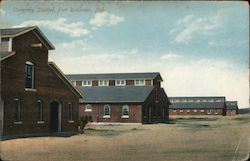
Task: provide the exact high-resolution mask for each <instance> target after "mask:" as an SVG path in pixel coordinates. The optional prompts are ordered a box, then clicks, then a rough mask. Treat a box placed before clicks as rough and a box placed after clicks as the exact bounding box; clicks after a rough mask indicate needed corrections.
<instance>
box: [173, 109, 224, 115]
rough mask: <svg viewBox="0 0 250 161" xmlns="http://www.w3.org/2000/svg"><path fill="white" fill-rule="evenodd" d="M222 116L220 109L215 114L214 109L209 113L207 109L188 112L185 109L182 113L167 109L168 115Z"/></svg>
mask: <svg viewBox="0 0 250 161" xmlns="http://www.w3.org/2000/svg"><path fill="white" fill-rule="evenodd" d="M195 110H196V112H195ZM201 110H204V112H201ZM222 114H223V110H222V109H218V110H217V113H216V110H215V109H211V112H210V113H209V110H207V109H190V110H189V112H188V110H187V109H183V110H182V112H181V110H179V109H177V110H175V112H174V110H173V109H169V115H222Z"/></svg>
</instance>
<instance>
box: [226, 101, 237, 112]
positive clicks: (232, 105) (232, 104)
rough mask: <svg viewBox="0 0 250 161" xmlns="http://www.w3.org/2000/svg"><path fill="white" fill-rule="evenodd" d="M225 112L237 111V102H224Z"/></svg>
mask: <svg viewBox="0 0 250 161" xmlns="http://www.w3.org/2000/svg"><path fill="white" fill-rule="evenodd" d="M226 105H227V110H237V109H238V104H237V101H226Z"/></svg>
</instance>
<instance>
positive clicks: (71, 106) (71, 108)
mask: <svg viewBox="0 0 250 161" xmlns="http://www.w3.org/2000/svg"><path fill="white" fill-rule="evenodd" d="M69 120H73V105H72V103H71V102H70V103H69Z"/></svg>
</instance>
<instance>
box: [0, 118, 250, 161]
mask: <svg viewBox="0 0 250 161" xmlns="http://www.w3.org/2000/svg"><path fill="white" fill-rule="evenodd" d="M249 136H250V116H237V117H209V118H184V119H174V120H173V121H171V124H151V125H134V126H131V125H90V126H89V127H88V129H87V130H86V132H85V134H79V135H75V136H72V137H36V138H23V139H13V140H6V141H2V142H1V159H2V160H6V161H128V160H130V161H181V160H185V161H232V160H242V159H243V158H245V157H246V155H247V154H248V153H249V152H250V147H249V138H250V137H249Z"/></svg>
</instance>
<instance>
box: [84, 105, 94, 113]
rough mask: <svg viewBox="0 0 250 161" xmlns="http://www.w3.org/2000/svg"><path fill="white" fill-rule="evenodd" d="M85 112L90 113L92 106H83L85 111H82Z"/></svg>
mask: <svg viewBox="0 0 250 161" xmlns="http://www.w3.org/2000/svg"><path fill="white" fill-rule="evenodd" d="M84 111H85V112H91V111H92V106H91V105H90V104H87V105H86V106H85V110H84Z"/></svg>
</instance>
